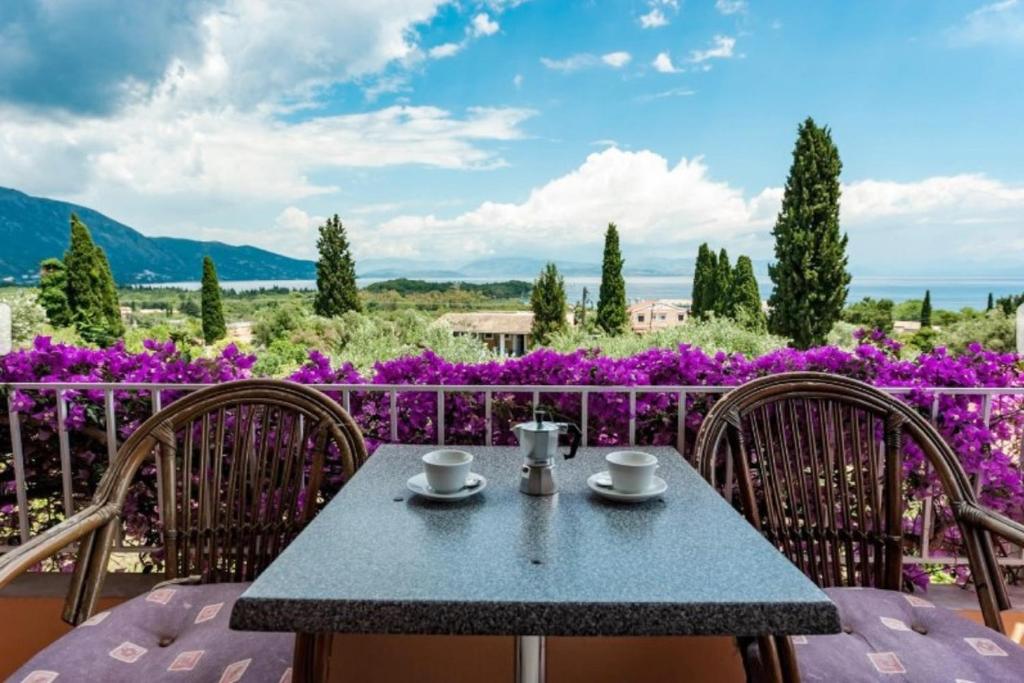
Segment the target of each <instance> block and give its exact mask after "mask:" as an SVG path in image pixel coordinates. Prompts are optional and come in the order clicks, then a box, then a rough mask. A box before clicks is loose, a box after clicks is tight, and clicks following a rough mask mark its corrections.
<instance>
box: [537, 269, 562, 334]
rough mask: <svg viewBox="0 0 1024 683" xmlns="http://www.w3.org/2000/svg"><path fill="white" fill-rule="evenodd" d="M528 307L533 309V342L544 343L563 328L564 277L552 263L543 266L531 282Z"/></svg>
mask: <svg viewBox="0 0 1024 683" xmlns="http://www.w3.org/2000/svg"><path fill="white" fill-rule="evenodd" d="M530 308H532V309H533V329H532V330H531V334H532V335H533V341H534V343H537V344H546V343H547V342H548V340H549V339H550V338H551V335H553V334H555V333H556V332H561V331H563V330H564V329H565V327H566V321H565V315H566V312H567V304H566V302H565V279H564V278H563V277H562V276H561V275H560V274H559V273H558V268H557V267H556V266H555V264H554V263H549V264H547V265H546V266H544V269H543V270H542V271H541V272H540V275H539V276H538V277H537V280H536V281H535V282H534V283H533V292H531V294H530Z"/></svg>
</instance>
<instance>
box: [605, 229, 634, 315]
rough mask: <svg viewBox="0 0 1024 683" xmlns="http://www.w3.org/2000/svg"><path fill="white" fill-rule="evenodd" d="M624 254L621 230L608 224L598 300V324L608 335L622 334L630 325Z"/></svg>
mask: <svg viewBox="0 0 1024 683" xmlns="http://www.w3.org/2000/svg"><path fill="white" fill-rule="evenodd" d="M622 265H623V260H622V252H621V250H620V249H619V230H618V228H617V227H615V224H614V223H609V224H608V230H607V231H606V232H605V235H604V258H603V260H602V262H601V289H600V291H599V292H598V299H597V324H598V325H599V326H600V327H601V329H602V330H604V331H605V332H606V333H608V334H613V335H614V334H621V333H622V332H623V331H625V329H626V326H627V325H628V323H629V313H628V311H627V310H626V280H625V278H623V277H622Z"/></svg>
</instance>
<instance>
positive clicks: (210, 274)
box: [202, 256, 228, 344]
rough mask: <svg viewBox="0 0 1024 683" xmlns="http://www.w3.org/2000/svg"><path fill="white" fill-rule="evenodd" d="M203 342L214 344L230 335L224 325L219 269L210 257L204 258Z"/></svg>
mask: <svg viewBox="0 0 1024 683" xmlns="http://www.w3.org/2000/svg"><path fill="white" fill-rule="evenodd" d="M202 307H203V340H204V341H205V342H206V343H207V344H212V343H213V342H215V341H217V340H218V339H223V338H224V337H225V335H227V333H228V328H227V326H226V325H225V324H224V307H223V305H222V304H221V301H220V281H219V280H218V279H217V267H216V266H215V265H214V264H213V259H212V258H210V257H209V256H204V257H203V290H202Z"/></svg>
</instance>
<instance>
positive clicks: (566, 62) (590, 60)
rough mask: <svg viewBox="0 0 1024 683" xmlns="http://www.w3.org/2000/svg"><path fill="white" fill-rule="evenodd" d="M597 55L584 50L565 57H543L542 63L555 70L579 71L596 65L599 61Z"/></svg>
mask: <svg viewBox="0 0 1024 683" xmlns="http://www.w3.org/2000/svg"><path fill="white" fill-rule="evenodd" d="M599 61H600V60H598V58H597V57H595V56H594V55H592V54H590V53H588V52H583V53H580V54H575V55H570V56H569V57H566V58H565V59H551V58H550V57H541V58H540V63H541V64H543V65H544V66H546V67H547V68H549V69H552V70H553V71H566V72H569V71H579V70H580V69H586V68H588V67H591V66H595V65H596V64H598V63H599Z"/></svg>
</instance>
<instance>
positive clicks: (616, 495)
mask: <svg viewBox="0 0 1024 683" xmlns="http://www.w3.org/2000/svg"><path fill="white" fill-rule="evenodd" d="M598 482H601V484H604V486H602V485H601V484H599V483H598ZM611 483H612V478H611V476H610V475H609V474H608V472H607V471H604V472H598V473H597V474H592V475H590V477H589V478H588V479H587V486H589V487H590V489H591V490H592V491H593V492H594V493H596V494H597V495H599V496H601V497H602V498H607V499H608V500H614V501H617V502H619V503H642V502H644V501H645V500H650V499H651V498H654V497H655V496H660V495H661V494H663V493H665V491H667V490H668V484H666V483H665V480H664V479H662V478H661V477H658V476H655V477H654V480H653V481H652V482H651V488H649V489H647V490H646V491H641V492H640V493H623V492H622V491H616V490H615V489H613V488H611Z"/></svg>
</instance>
